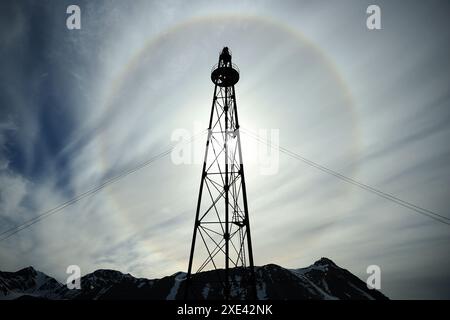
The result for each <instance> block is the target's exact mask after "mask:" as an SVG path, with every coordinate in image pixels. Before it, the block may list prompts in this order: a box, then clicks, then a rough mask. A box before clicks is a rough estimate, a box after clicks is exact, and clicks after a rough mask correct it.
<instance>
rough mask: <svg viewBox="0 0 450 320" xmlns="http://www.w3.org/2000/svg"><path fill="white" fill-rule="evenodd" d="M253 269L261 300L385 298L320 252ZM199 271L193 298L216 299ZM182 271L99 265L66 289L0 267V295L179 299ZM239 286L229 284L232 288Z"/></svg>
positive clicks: (37, 275)
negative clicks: (302, 261)
mask: <svg viewBox="0 0 450 320" xmlns="http://www.w3.org/2000/svg"><path fill="white" fill-rule="evenodd" d="M219 272H223V270H219ZM255 275H256V288H257V298H258V299H259V300H271V299H274V300H304V299H306V300H347V299H352V300H355V299H356V300H367V299H370V300H379V299H381V300H384V299H388V298H387V297H386V296H385V295H383V294H382V293H381V292H379V291H377V290H373V289H369V288H367V286H366V283H365V282H364V281H362V280H361V279H359V278H358V277H356V276H355V275H353V274H352V273H351V272H350V271H348V270H346V269H343V268H340V267H339V266H337V265H336V264H335V263H334V262H333V261H332V260H330V259H328V258H321V259H319V260H317V261H316V262H314V264H312V265H310V266H309V267H305V268H298V269H286V268H283V267H281V266H279V265H276V264H267V265H264V266H258V267H255ZM198 276H199V279H201V280H202V281H201V285H199V287H197V290H196V291H195V294H194V296H193V298H194V299H196V300H218V299H220V298H221V288H220V285H219V284H217V283H215V281H213V280H212V279H213V271H205V272H201V273H199V274H198ZM185 277H186V273H184V272H176V273H174V274H173V275H170V276H166V277H163V278H160V279H146V278H136V277H134V276H132V275H131V274H129V273H127V274H125V273H122V272H120V271H117V270H110V269H98V270H96V271H94V272H92V273H89V274H86V275H84V276H82V277H81V278H80V283H81V289H73V290H70V289H68V288H67V286H66V285H64V284H62V283H60V282H58V281H57V280H55V279H54V278H52V277H50V276H48V275H46V274H45V273H42V272H40V271H38V270H36V269H34V268H33V267H31V266H30V267H27V268H23V269H20V270H18V271H16V272H2V271H0V300H12V299H48V300H110V299H118V300H122V299H137V300H146V299H150V300H182V299H183V298H184V294H183V292H184V285H185V282H184V280H185ZM238 277H239V275H238V274H237V271H236V270H235V269H231V270H230V278H231V279H235V280H236V281H235V282H238V281H237V280H238V279H239V278H238ZM238 286H239V284H233V285H232V291H233V290H235V289H237V288H238ZM235 291H236V292H237V291H238V290H235ZM234 298H235V299H246V298H247V297H245V296H235V297H234Z"/></svg>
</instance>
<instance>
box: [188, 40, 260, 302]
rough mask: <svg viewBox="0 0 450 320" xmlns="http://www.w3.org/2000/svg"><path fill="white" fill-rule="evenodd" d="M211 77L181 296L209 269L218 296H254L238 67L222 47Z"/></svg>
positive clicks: (254, 287) (249, 297)
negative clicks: (207, 124)
mask: <svg viewBox="0 0 450 320" xmlns="http://www.w3.org/2000/svg"><path fill="white" fill-rule="evenodd" d="M211 80H212V82H213V83H214V85H215V87H214V96H213V102H212V107H211V114H210V118H209V127H208V138H207V142H206V151H205V157H204V162H203V169H202V175H201V181H200V191H199V195H198V202H197V210H196V214H195V224H194V233H193V237H192V245H191V251H190V257H189V267H188V274H187V278H186V280H187V281H186V289H185V290H186V297H187V298H189V297H190V296H191V297H195V294H190V292H193V291H195V284H196V281H200V279H199V278H198V277H197V278H196V275H197V273H199V272H201V271H205V270H211V269H212V271H214V273H215V275H214V278H215V279H216V280H215V281H217V282H218V283H219V284H220V286H218V288H221V289H222V292H221V294H222V295H223V296H222V297H223V298H225V299H230V298H231V299H254V298H256V284H255V273H254V265H253V252H252V241H251V236H250V221H249V215H248V205H247V192H246V186H245V178H244V166H243V163H242V152H241V138H240V134H239V121H238V112H237V105H236V94H235V89H234V85H235V84H236V83H237V82H238V81H239V69H238V68H237V66H236V65H235V64H233V63H232V62H231V52H230V51H229V49H228V48H227V47H225V48H223V50H222V52H221V53H220V56H219V62H218V64H216V65H215V66H214V67H213V69H212V71H211ZM194 253H195V254H194ZM194 258H196V259H195V264H194ZM197 260H198V261H200V263H198V262H197ZM194 265H195V266H194ZM193 268H194V270H195V271H194V270H193ZM238 282H239V283H238ZM231 289H232V290H231ZM218 296H219V297H220V296H221V295H220V293H219V295H218Z"/></svg>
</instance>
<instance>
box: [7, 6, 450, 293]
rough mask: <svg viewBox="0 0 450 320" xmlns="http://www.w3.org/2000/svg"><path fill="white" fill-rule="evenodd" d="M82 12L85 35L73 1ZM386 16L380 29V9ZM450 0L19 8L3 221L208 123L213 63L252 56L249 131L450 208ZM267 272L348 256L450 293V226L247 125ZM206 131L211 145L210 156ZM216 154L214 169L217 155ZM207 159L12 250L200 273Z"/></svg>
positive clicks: (143, 180)
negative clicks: (266, 148) (195, 247)
mask: <svg viewBox="0 0 450 320" xmlns="http://www.w3.org/2000/svg"><path fill="white" fill-rule="evenodd" d="M71 4H77V5H79V7H80V9H81V29H80V30H68V29H67V27H66V19H67V17H68V14H66V9H67V7H68V6H69V5H71ZM370 4H377V5H378V6H379V7H380V9H381V24H382V29H381V30H369V29H368V28H367V27H366V19H367V17H368V15H367V13H366V9H367V7H368V6H369V5H370ZM449 14H450V4H449V2H448V1H436V0H434V1H426V2H425V1H378V0H376V1H356V0H353V1H349V0H345V1H269V0H268V1H197V0H196V1H103V0H98V1H56V0H52V1H2V2H1V4H0V70H1V72H0V232H3V231H4V230H8V229H9V228H12V227H14V226H16V225H18V224H21V223H23V222H24V221H27V220H29V219H32V218H33V217H36V216H37V215H38V214H40V213H42V212H45V211H46V210H49V209H51V208H53V207H56V206H57V205H59V204H61V203H64V202H65V201H68V200H70V199H71V198H73V197H74V196H76V195H78V194H81V193H83V192H85V191H86V190H89V189H90V188H92V187H95V186H97V185H99V184H101V183H102V182H104V181H106V180H107V179H108V178H111V177H113V176H115V175H116V174H118V173H120V172H123V171H124V170H127V169H129V168H133V167H134V166H136V165H137V164H139V163H142V162H143V161H145V160H147V159H149V158H151V157H152V156H154V155H156V154H158V153H160V152H161V151H164V150H166V149H167V147H168V146H170V145H171V144H172V143H173V141H172V140H171V137H172V134H173V133H174V132H175V131H176V130H179V129H185V130H187V131H188V132H190V133H192V134H196V133H198V132H200V131H202V130H204V129H206V128H207V126H208V120H209V119H208V118H209V111H210V107H211V100H212V95H213V89H214V87H213V84H212V82H211V81H210V70H211V67H212V66H213V65H214V64H215V63H217V60H218V55H219V52H220V50H221V49H222V48H223V46H229V47H230V49H231V51H232V52H233V62H234V63H236V64H237V65H238V66H239V69H240V73H241V75H240V81H239V82H238V83H237V85H236V96H237V103H238V108H239V120H240V123H241V126H242V127H243V128H246V129H248V130H252V131H255V132H258V130H260V129H267V130H272V129H275V130H278V132H279V144H280V145H281V146H283V147H285V148H287V149H289V150H291V151H294V152H296V153H298V154H301V155H302V156H304V157H306V158H308V159H310V160H313V161H315V162H317V163H319V164H321V165H324V166H326V167H328V168H330V169H333V170H335V171H337V172H340V173H342V174H345V175H347V176H349V177H352V178H353V179H356V180H357V181H360V182H363V183H366V184H368V185H370V186H373V187H375V188H377V189H380V190H382V191H384V192H387V193H390V194H393V195H396V196H397V197H399V198H401V199H403V200H405V201H409V202H411V203H414V204H416V205H419V206H421V207H423V208H426V209H429V210H432V211H433V212H436V213H438V214H440V215H442V216H445V217H448V218H450V212H449V207H450V206H449V205H450V200H449V194H450V144H449V143H448V141H450V126H449V125H448V123H449V121H450V94H449V87H450V86H449V85H450V81H449V80H450V62H449V59H448V57H449V56H450V28H449V21H450V19H449V18H450V17H449ZM242 140H243V141H242V142H243V161H244V166H245V169H246V184H247V192H248V201H249V213H250V220H251V228H252V241H253V251H254V259H255V264H256V265H264V264H268V263H275V264H278V265H281V266H283V267H286V268H300V267H305V266H308V265H310V264H312V263H313V262H314V261H316V260H318V259H320V258H321V257H328V258H330V259H332V260H333V261H334V262H335V263H337V264H338V265H339V266H341V267H343V268H346V269H348V270H350V271H351V272H353V273H354V274H356V275H357V276H358V277H360V278H361V279H363V280H365V279H366V278H367V277H368V274H367V273H366V268H367V267H368V266H370V265H378V266H379V267H380V269H381V291H382V292H383V293H385V294H386V295H387V296H388V297H391V298H396V299H449V298H450V289H449V288H450V271H449V270H450V250H449V246H450V227H449V226H448V225H446V224H443V223H439V222H437V221H435V220H432V219H430V218H428V217H425V216H423V215H419V214H417V213H416V212H414V211H411V210H409V209H407V208H405V207H402V206H399V205H398V204H395V203H393V202H390V201H388V200H386V199H383V198H380V197H378V196H377V195H374V194H372V193H370V192H367V191H365V190H362V189H360V188H358V187H355V186H352V185H350V184H347V183H345V182H343V181H341V180H339V179H336V177H334V176H331V175H327V174H326V173H324V172H322V171H320V170H317V169H315V168H313V167H311V166H308V165H307V164H305V163H303V162H301V161H298V160H296V159H294V158H291V157H288V156H287V155H285V154H283V153H280V154H279V155H278V156H279V164H278V166H277V170H276V172H274V173H272V174H270V175H267V174H264V172H262V171H264V170H261V167H263V166H264V165H263V164H261V163H260V161H259V160H260V159H259V158H258V157H257V156H256V155H257V154H258V152H259V150H260V149H259V148H261V145H259V144H257V143H256V142H255V141H253V140H252V139H250V138H249V137H248V136H246V135H245V134H243V135H242ZM205 141H206V136H204V135H203V136H200V138H198V139H197V140H196V141H195V142H194V143H192V147H193V149H192V150H193V151H192V152H193V157H197V158H198V157H200V159H201V157H202V154H203V152H204V149H203V148H204V142H205ZM200 162H201V161H200ZM200 174H201V163H199V162H198V161H193V163H191V164H181V165H180V164H176V163H174V161H172V158H171V157H164V158H162V159H160V160H158V161H155V162H154V163H152V164H151V165H149V166H147V167H145V168H144V169H141V170H139V172H136V173H134V174H131V175H129V176H127V177H126V178H124V179H122V180H120V181H119V182H117V183H115V184H113V185H110V186H108V187H107V188H104V189H103V190H101V191H100V192H98V193H97V194H95V195H94V196H92V197H87V198H85V199H83V200H81V201H79V202H77V203H76V204H74V205H71V206H68V207H66V208H65V209H64V210H62V211H61V212H59V213H58V214H55V215H52V216H51V217H49V218H47V219H45V220H43V221H41V222H39V223H36V224H34V225H32V226H31V227H29V228H27V229H25V230H22V231H21V232H18V233H17V234H15V235H13V236H11V237H10V238H8V239H6V240H4V241H1V242H0V270H4V271H15V270H18V269H20V268H23V267H26V266H29V265H32V266H34V267H35V268H36V269H38V270H41V271H43V272H45V273H47V274H49V275H51V276H54V277H56V278H57V279H58V280H60V281H63V282H64V281H65V279H66V277H67V274H66V268H67V266H69V265H73V264H76V265H79V266H80V268H81V270H82V274H87V273H89V272H92V271H94V270H96V269H99V268H109V269H116V270H119V271H122V272H124V273H131V274H132V275H134V276H138V277H147V278H159V277H163V276H165V275H170V274H173V273H175V272H177V271H186V269H187V263H188V256H189V249H190V241H191V237H192V229H193V222H194V218H195V216H194V215H195V206H196V200H197V193H198V185H199V182H200Z"/></svg>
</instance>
